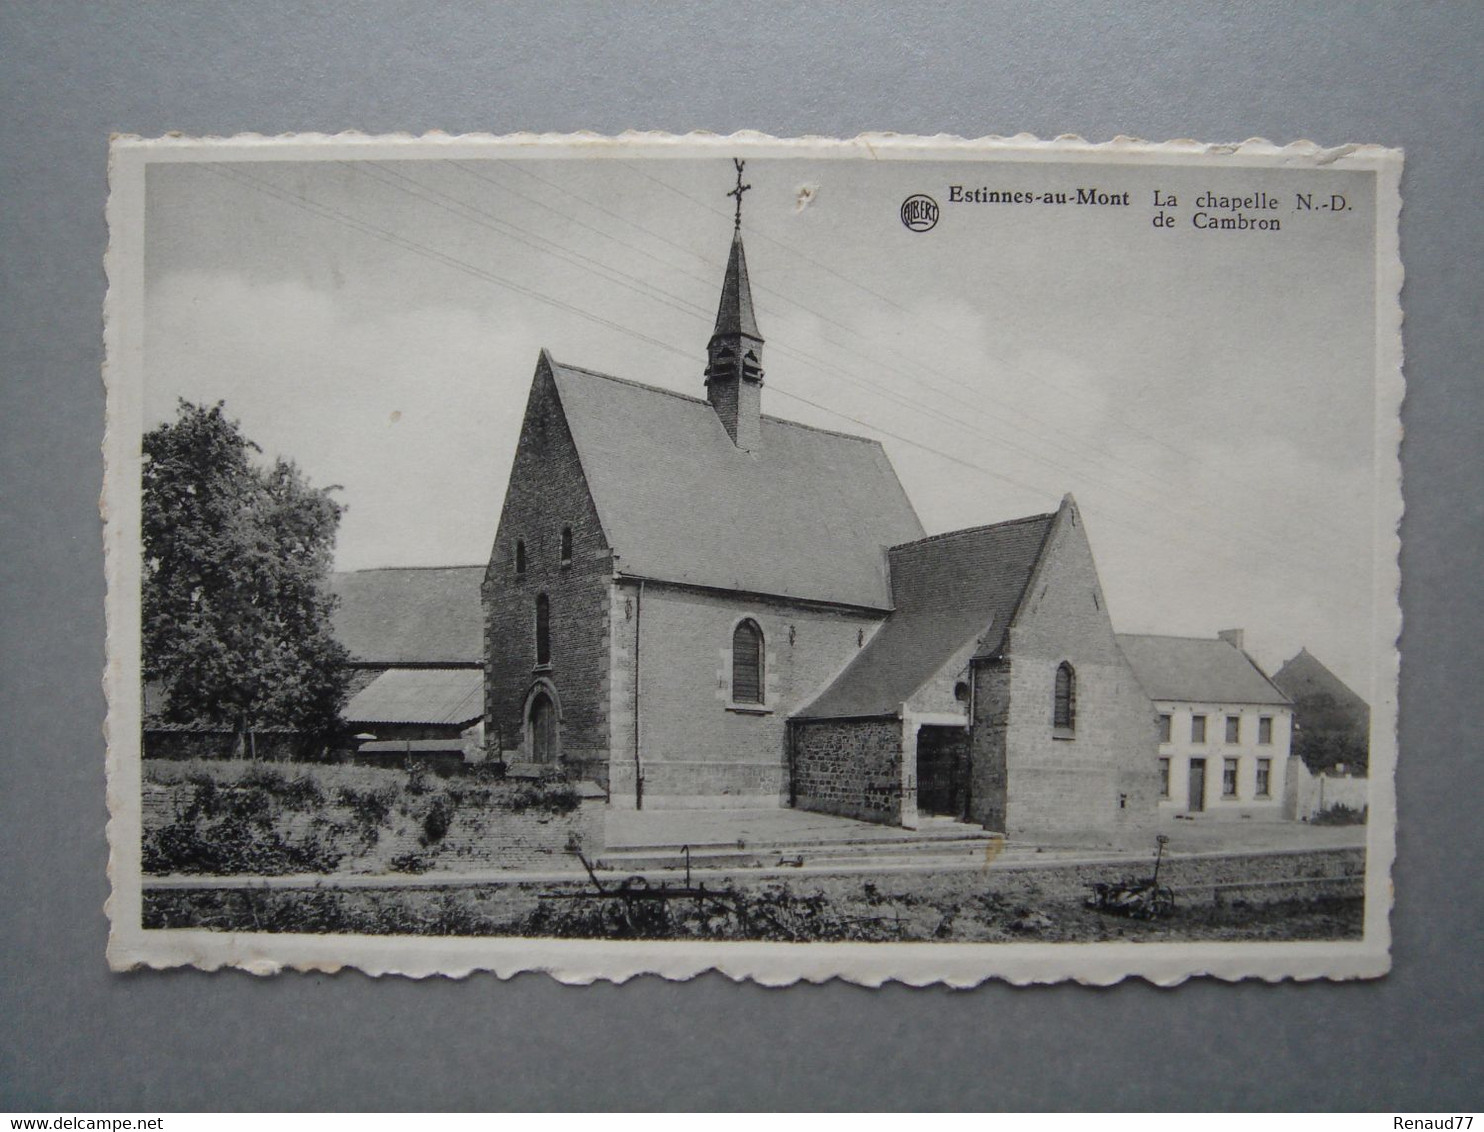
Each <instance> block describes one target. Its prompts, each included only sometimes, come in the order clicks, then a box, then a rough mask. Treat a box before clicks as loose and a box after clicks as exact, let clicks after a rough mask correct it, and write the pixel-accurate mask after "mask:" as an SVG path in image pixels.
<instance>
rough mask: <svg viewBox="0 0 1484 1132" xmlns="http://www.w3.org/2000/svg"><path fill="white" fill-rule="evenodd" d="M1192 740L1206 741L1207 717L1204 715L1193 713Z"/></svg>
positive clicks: (1191, 724)
mask: <svg viewBox="0 0 1484 1132" xmlns="http://www.w3.org/2000/svg"><path fill="white" fill-rule="evenodd" d="M1190 741H1191V742H1192V743H1204V742H1205V741H1206V717H1205V716H1204V715H1193V716H1191V717H1190Z"/></svg>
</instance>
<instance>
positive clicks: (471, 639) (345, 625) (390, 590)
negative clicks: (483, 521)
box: [330, 566, 485, 665]
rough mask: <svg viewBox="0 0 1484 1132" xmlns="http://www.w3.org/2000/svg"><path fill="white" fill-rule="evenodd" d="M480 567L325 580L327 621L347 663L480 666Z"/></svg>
mask: <svg viewBox="0 0 1484 1132" xmlns="http://www.w3.org/2000/svg"><path fill="white" fill-rule="evenodd" d="M484 569H485V568H484V567H483V566H435V567H389V568H386V569H380V570H350V571H341V572H338V573H335V574H332V575H331V576H330V589H331V591H332V592H334V593H335V594H336V595H338V596H339V598H340V604H339V608H337V609H336V610H335V613H334V615H333V617H332V625H333V627H334V631H335V637H336V639H337V640H338V641H339V642H340V643H341V644H342V645H344V646H345V647H346V648H347V649H349V650H350V655H351V659H352V660H355V661H359V662H361V663H379V664H388V665H395V664H482V663H483V661H484V640H483V638H484V611H483V607H482V605H481V604H480V598H479V586H480V583H481V582H482V581H483V580H484Z"/></svg>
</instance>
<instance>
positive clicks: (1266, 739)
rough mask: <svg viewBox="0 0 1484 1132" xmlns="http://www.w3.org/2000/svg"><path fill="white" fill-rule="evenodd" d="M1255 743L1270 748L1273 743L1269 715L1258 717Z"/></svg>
mask: <svg viewBox="0 0 1484 1132" xmlns="http://www.w3.org/2000/svg"><path fill="white" fill-rule="evenodd" d="M1257 741H1258V742H1259V743H1261V744H1262V745H1263V746H1264V747H1270V746H1272V743H1273V717H1272V716H1270V715H1264V716H1259V717H1258V720H1257Z"/></svg>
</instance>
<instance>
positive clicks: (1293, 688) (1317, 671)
mask: <svg viewBox="0 0 1484 1132" xmlns="http://www.w3.org/2000/svg"><path fill="white" fill-rule="evenodd" d="M1273 683H1274V684H1276V685H1277V686H1278V687H1279V688H1281V689H1282V690H1283V691H1284V692H1286V693H1287V694H1288V696H1289V697H1290V698H1292V699H1295V700H1297V699H1300V698H1302V697H1304V696H1313V695H1327V696H1333V697H1334V699H1335V703H1336V704H1337V705H1339V706H1340V707H1341V708H1343V709H1345V710H1346V711H1350V712H1353V713H1355V715H1356V717H1357V719H1361V718H1363V719H1364V720H1365V723H1366V726H1367V728H1369V725H1370V716H1371V707H1370V705H1369V704H1368V703H1366V702H1365V700H1363V699H1361V697H1360V696H1359V695H1357V694H1356V693H1355V691H1354V690H1353V689H1352V688H1351V687H1350V685H1348V684H1346V683H1345V682H1344V681H1343V680H1341V679H1340V678H1339V677H1338V676H1336V675H1335V674H1334V673H1333V672H1331V671H1330V670H1329V669H1328V668H1326V667H1325V666H1324V664H1323V663H1322V662H1321V661H1320V660H1319V658H1318V657H1316V656H1315V655H1314V654H1313V653H1311V652H1310V651H1309V650H1308V649H1306V648H1303V649H1299V651H1298V655H1297V656H1295V657H1294V658H1293V659H1292V660H1290V661H1288V662H1287V663H1286V664H1284V665H1283V667H1282V668H1280V669H1278V671H1277V672H1275V673H1273Z"/></svg>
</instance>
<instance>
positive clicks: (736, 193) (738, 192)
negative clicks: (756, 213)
mask: <svg viewBox="0 0 1484 1132" xmlns="http://www.w3.org/2000/svg"><path fill="white" fill-rule="evenodd" d="M732 164H733V165H735V166H736V167H737V187H736V188H735V189H733V190H732V191H731V192H729V193H727V196H729V197H736V198H737V214H736V216H735V217H734V219H733V221H732V229H733V231H736V232H740V231H742V194H743V193H745V192H746V191H747V190H748V189H750V188H752V186H751V185H744V184H743V183H742V170H743V168H744V167H745V166H746V165H747V162H746V161H744V160H742V159H741V158H740V157H734V158H732Z"/></svg>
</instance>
